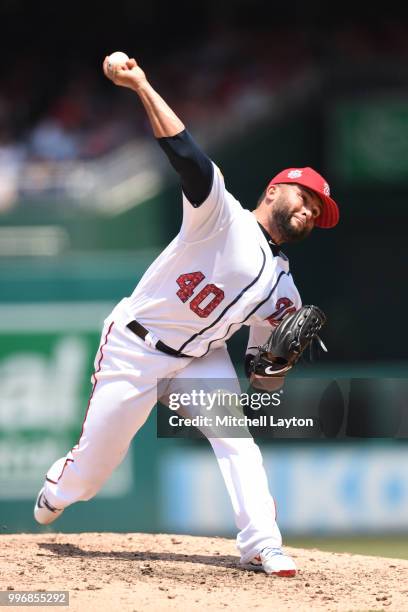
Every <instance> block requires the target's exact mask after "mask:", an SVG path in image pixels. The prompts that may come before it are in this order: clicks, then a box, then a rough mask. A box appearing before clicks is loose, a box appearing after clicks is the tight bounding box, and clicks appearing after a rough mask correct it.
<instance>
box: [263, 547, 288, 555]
mask: <svg viewBox="0 0 408 612" xmlns="http://www.w3.org/2000/svg"><path fill="white" fill-rule="evenodd" d="M261 552H262V555H263V556H264V557H275V556H276V555H283V552H282V549H281V548H273V547H272V546H266V548H263V549H262V551H261Z"/></svg>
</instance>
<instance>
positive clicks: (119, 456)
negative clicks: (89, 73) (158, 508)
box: [45, 313, 282, 563]
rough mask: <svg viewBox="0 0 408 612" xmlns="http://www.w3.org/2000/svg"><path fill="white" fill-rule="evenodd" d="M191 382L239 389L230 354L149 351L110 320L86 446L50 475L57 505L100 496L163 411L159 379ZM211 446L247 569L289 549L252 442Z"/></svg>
mask: <svg viewBox="0 0 408 612" xmlns="http://www.w3.org/2000/svg"><path fill="white" fill-rule="evenodd" d="M113 314H114V313H113ZM188 378H194V379H207V380H208V384H209V385H211V379H216V378H223V379H230V380H231V381H235V383H236V385H237V386H238V381H237V379H236V372H235V369H234V367H233V364H232V362H231V359H230V357H229V355H228V352H227V350H226V348H221V349H216V350H214V351H212V352H210V353H209V354H208V355H207V356H206V357H204V358H202V359H193V358H178V357H171V356H168V355H166V354H164V353H161V352H160V351H157V350H156V349H154V348H150V347H148V346H147V345H146V344H145V343H144V342H143V341H142V340H141V339H140V338H138V337H137V336H136V335H135V334H134V333H133V332H132V331H131V330H129V329H128V328H126V327H125V326H124V325H122V324H121V323H115V322H114V321H113V320H112V318H110V317H109V318H108V319H107V320H106V322H105V325H104V329H103V333H102V337H101V343H100V347H99V350H98V353H97V355H96V358H95V374H94V387H93V391H92V394H91V398H90V400H89V404H88V409H87V412H86V416H85V420H84V424H83V427H82V433H81V436H80V439H79V442H78V444H76V445H75V446H74V447H73V448H72V450H71V451H70V452H69V453H68V454H67V455H66V456H65V457H62V458H61V459H58V460H57V461H56V462H55V463H54V464H53V465H52V466H51V468H50V470H49V471H48V473H47V478H46V482H45V496H46V497H47V499H48V500H49V502H50V503H51V504H52V505H54V506H55V507H56V508H65V507H67V506H69V505H70V504H73V503H74V502H77V501H80V500H82V501H85V500H88V499H90V498H91V497H93V496H94V495H96V493H97V492H98V491H99V489H100V488H101V487H102V485H103V484H104V483H105V481H106V480H107V479H108V478H109V476H110V475H111V474H112V472H113V471H114V469H115V468H116V467H117V466H118V465H119V464H120V463H121V461H122V460H123V459H124V457H125V455H126V453H127V450H128V448H129V445H130V442H131V441H132V438H133V437H134V436H135V434H136V433H137V432H138V431H139V429H140V428H141V427H142V425H143V424H144V423H145V421H146V419H147V418H148V416H149V414H150V412H151V410H152V408H153V407H154V406H155V404H156V402H157V379H172V380H171V382H170V383H169V385H168V387H167V389H166V393H171V392H174V391H177V392H180V390H181V388H182V385H183V381H182V379H188ZM235 383H234V384H235ZM203 384H204V380H203ZM213 384H214V383H213ZM208 388H210V387H207V389H208ZM238 388H239V386H238ZM209 442H210V444H211V446H212V448H213V450H214V453H215V455H216V458H217V461H218V464H219V466H220V469H221V473H222V476H223V478H224V481H225V485H226V487H227V490H228V493H229V496H230V499H231V502H232V507H233V511H234V515H235V522H236V526H237V527H238V529H239V533H238V536H237V547H238V550H239V552H240V554H241V561H242V562H243V563H246V562H247V561H249V560H250V559H252V557H254V556H255V555H257V554H258V553H259V552H260V551H261V550H262V549H263V548H264V547H266V546H273V547H279V546H281V544H282V538H281V534H280V531H279V528H278V526H277V524H276V520H275V519H276V512H275V504H274V501H273V499H272V497H271V495H270V493H269V489H268V481H267V477H266V474H265V470H264V467H263V463H262V456H261V453H260V450H259V448H258V446H257V445H256V444H255V443H254V441H253V439H252V438H250V437H248V438H209Z"/></svg>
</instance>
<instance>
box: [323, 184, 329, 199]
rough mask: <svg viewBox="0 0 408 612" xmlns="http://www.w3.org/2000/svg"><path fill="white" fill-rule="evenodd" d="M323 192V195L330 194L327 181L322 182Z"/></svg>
mask: <svg viewBox="0 0 408 612" xmlns="http://www.w3.org/2000/svg"><path fill="white" fill-rule="evenodd" d="M323 193H324V195H327V196H329V195H330V187H329V183H323Z"/></svg>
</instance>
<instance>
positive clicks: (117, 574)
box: [0, 533, 408, 612]
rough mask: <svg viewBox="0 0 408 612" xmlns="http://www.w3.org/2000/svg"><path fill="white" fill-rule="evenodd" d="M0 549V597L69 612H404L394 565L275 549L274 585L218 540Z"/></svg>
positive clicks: (20, 544)
mask: <svg viewBox="0 0 408 612" xmlns="http://www.w3.org/2000/svg"><path fill="white" fill-rule="evenodd" d="M1 543H2V546H1V555H0V590H3V591H5V590H9V592H13V590H14V591H19V590H20V591H21V590H24V591H28V590H30V591H39V590H41V591H55V590H62V591H69V608H65V609H69V610H70V611H71V612H73V611H75V612H77V611H78V612H84V611H85V610H86V611H98V612H105V611H106V612H108V611H109V612H111V611H114V612H121V611H138V612H140V611H146V610H154V612H161V611H163V610H182V611H185V612H188V611H190V610H200V611H202V610H209V611H211V610H234V611H235V610H245V611H248V610H273V611H274V612H280V611H282V612H283V611H285V612H286V611H287V610H289V611H293V612H305V611H313V612H315V611H316V610H317V611H318V610H333V611H334V610H336V611H344V612H351V611H353V612H357V611H358V612H363V611H366V612H368V611H371V612H373V611H375V612H377V611H380V610H384V611H386V610H388V611H391V610H393V611H395V612H408V561H404V560H401V559H385V558H380V557H366V556H362V555H350V554H344V553H342V554H340V553H327V552H321V551H318V550H303V549H300V548H285V551H286V552H287V553H288V554H290V555H291V556H292V557H294V559H295V561H296V563H297V566H298V568H299V572H298V574H297V576H295V577H294V578H277V577H271V576H266V575H265V574H264V573H260V572H258V573H255V572H248V571H245V570H243V569H240V567H239V564H238V562H239V559H238V556H237V551H236V548H235V542H234V541H233V540H227V539H223V538H202V537H193V536H175V535H167V534H159V535H151V534H140V533H133V534H123V533H120V534H118V533H81V534H55V533H47V534H44V535H42V534H40V535H31V534H18V535H6V536H2V537H1ZM52 609H53V610H56V609H57V608H54V607H53V608H52ZM59 609H62V610H63V609H64V608H59Z"/></svg>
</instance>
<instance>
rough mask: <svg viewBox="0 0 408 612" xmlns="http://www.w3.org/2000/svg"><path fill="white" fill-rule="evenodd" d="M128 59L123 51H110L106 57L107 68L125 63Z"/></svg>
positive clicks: (110, 68)
mask: <svg viewBox="0 0 408 612" xmlns="http://www.w3.org/2000/svg"><path fill="white" fill-rule="evenodd" d="M128 61H129V58H128V56H127V55H126V53H123V52H122V51H115V52H114V53H111V54H110V56H109V58H108V68H109V70H112V68H114V67H115V66H119V65H121V64H125V63H126V62H128Z"/></svg>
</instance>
